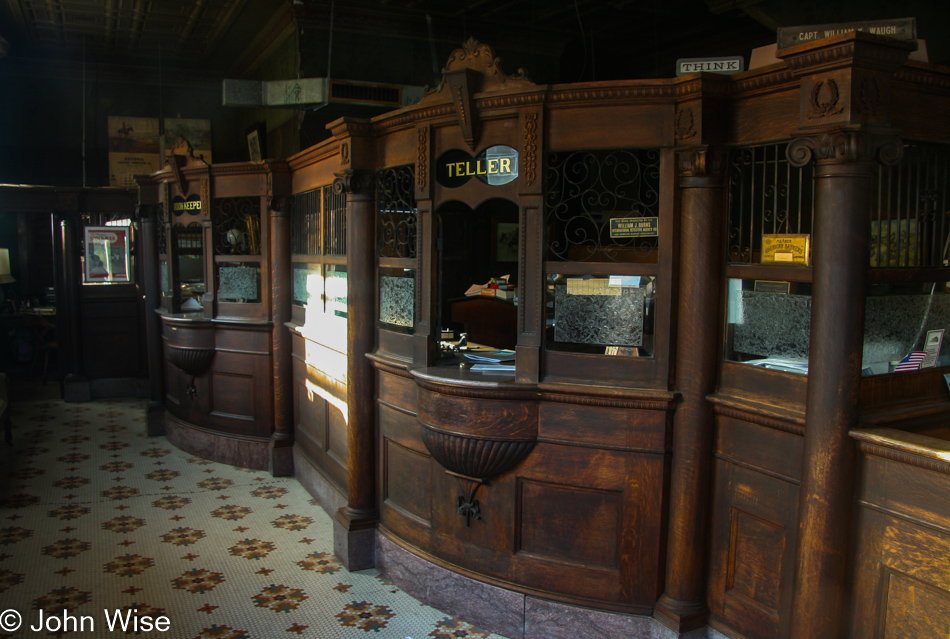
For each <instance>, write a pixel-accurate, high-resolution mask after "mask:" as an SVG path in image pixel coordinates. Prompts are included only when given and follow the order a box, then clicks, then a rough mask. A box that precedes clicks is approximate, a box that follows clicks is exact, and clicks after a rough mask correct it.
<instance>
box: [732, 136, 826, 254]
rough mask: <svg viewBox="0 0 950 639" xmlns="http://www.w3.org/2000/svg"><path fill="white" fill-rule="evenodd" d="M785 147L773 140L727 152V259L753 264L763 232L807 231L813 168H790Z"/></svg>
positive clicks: (807, 232) (804, 232)
mask: <svg viewBox="0 0 950 639" xmlns="http://www.w3.org/2000/svg"><path fill="white" fill-rule="evenodd" d="M787 147H788V143H787V142H779V143H777V144H768V145H761V146H749V147H740V148H735V149H733V150H732V151H731V152H730V154H729V228H728V242H729V246H728V254H729V261H730V262H758V257H759V249H760V248H761V246H762V234H763V233H768V234H772V233H780V234H810V233H811V230H812V222H813V219H814V217H813V211H814V188H813V184H814V183H813V176H814V168H813V165H812V164H807V165H805V166H803V167H801V168H797V167H794V166H792V165H791V164H790V163H789V161H788V158H787V157H786V156H785V149H786V148H787Z"/></svg>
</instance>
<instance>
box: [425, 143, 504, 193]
mask: <svg viewBox="0 0 950 639" xmlns="http://www.w3.org/2000/svg"><path fill="white" fill-rule="evenodd" d="M436 176H437V179H438V181H439V184H441V185H442V186H445V187H448V188H457V187H460V186H463V185H464V184H466V183H468V181H469V180H471V179H472V178H473V177H474V178H477V179H479V180H481V181H482V182H484V183H485V184H489V185H491V186H501V185H502V184H508V183H509V182H512V181H514V180H515V179H517V177H518V151H517V150H515V149H513V148H511V147H510V146H505V145H503V144H497V145H495V146H492V147H489V148H487V149H485V150H484V151H482V152H481V153H479V154H478V155H476V156H475V157H472V155H471V154H470V153H468V152H467V151H463V150H461V149H453V150H451V151H446V152H445V153H443V154H442V155H441V156H440V157H439V159H438V160H437V161H436Z"/></svg>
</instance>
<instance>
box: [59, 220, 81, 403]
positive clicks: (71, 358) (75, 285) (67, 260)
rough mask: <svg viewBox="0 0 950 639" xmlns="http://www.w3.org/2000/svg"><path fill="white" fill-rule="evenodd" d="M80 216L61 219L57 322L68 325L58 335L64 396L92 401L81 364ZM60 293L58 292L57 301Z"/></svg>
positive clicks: (76, 399)
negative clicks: (62, 312)
mask: <svg viewBox="0 0 950 639" xmlns="http://www.w3.org/2000/svg"><path fill="white" fill-rule="evenodd" d="M77 218H78V216H77V215H74V214H72V215H64V216H63V217H62V218H61V219H62V222H60V231H61V233H62V237H63V280H64V281H63V285H64V293H65V295H64V298H65V299H64V301H65V306H64V310H65V311H66V314H65V316H64V317H59V315H58V314H57V317H56V322H57V324H59V325H63V326H65V327H66V328H65V330H64V331H63V332H61V333H58V335H60V336H62V337H65V338H66V350H65V352H63V351H62V350H61V351H60V352H61V354H62V356H63V363H64V369H65V371H64V372H65V373H66V378H65V380H64V383H63V399H65V401H67V402H86V401H89V383H88V381H87V380H86V379H85V370H83V364H82V337H81V326H80V314H79V303H80V299H79V292H80V287H82V262H81V260H80V257H79V246H80V243H81V241H82V238H81V237H80V233H79V222H78V220H77ZM58 299H59V296H58V295H57V300H58Z"/></svg>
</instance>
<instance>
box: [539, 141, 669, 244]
mask: <svg viewBox="0 0 950 639" xmlns="http://www.w3.org/2000/svg"><path fill="white" fill-rule="evenodd" d="M544 175H545V181H546V184H545V216H546V222H547V234H548V237H547V245H548V254H549V258H550V259H556V260H566V261H591V262H627V261H647V260H648V259H649V257H650V256H651V255H652V254H654V253H655V252H656V251H657V250H658V248H657V238H656V237H627V238H621V237H611V233H610V220H611V219H613V218H631V217H658V216H659V202H660V196H659V184H660V153H659V151H657V150H655V149H612V150H603V151H555V152H551V153H548V154H547V156H546V158H545V174H544Z"/></svg>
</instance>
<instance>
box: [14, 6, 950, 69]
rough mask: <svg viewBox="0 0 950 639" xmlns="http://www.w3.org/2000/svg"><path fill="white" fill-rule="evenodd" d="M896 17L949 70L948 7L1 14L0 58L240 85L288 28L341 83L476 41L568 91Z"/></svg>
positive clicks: (68, 9) (32, 9) (85, 9)
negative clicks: (784, 33)
mask: <svg viewBox="0 0 950 639" xmlns="http://www.w3.org/2000/svg"><path fill="white" fill-rule="evenodd" d="M899 17H916V18H917V24H918V33H919V35H920V37H922V38H925V39H927V40H928V49H929V52H930V59H931V61H933V62H938V63H942V64H947V63H950V46H948V38H947V37H946V35H945V33H944V31H945V27H946V25H948V24H950V2H948V1H946V0H944V1H941V2H933V1H929V0H913V1H903V2H902V1H900V0H886V1H885V0H860V1H858V0H845V1H842V2H828V1H827V0H798V1H793V2H790V1H788V0H452V1H445V0H0V37H2V38H3V39H4V40H6V44H0V46H3V47H5V48H6V49H7V54H6V55H7V56H9V57H10V58H29V59H69V60H71V61H74V62H75V61H77V60H81V59H82V58H83V55H85V56H86V59H87V60H88V61H90V62H92V63H94V64H99V65H102V64H116V65H137V66H157V65H159V64H163V65H165V67H166V68H169V69H181V70H185V71H190V72H193V73H198V74H201V75H203V76H205V77H207V76H217V77H240V76H241V75H242V74H244V73H245V72H246V71H247V68H246V67H247V66H248V65H249V64H250V63H251V62H250V57H249V55H248V52H249V51H250V50H252V49H254V48H255V47H256V48H257V49H259V50H263V49H264V48H266V45H267V43H268V38H271V39H272V38H274V37H276V35H275V34H279V33H280V32H281V30H282V29H284V30H286V26H287V25H292V24H296V25H297V27H298V28H301V29H309V30H310V31H311V33H317V34H318V36H319V37H318V38H317V39H318V41H319V42H321V43H323V45H321V46H326V51H327V52H328V53H327V56H328V57H329V56H332V57H330V58H329V59H332V61H333V72H334V75H335V76H337V77H347V76H353V74H354V72H351V71H349V69H348V67H349V66H350V65H352V64H354V61H356V60H359V59H360V58H361V57H362V56H361V54H362V53H363V52H362V51H360V50H359V48H358V47H366V46H367V45H366V43H367V41H368V40H367V37H369V38H372V37H374V36H377V37H385V38H387V40H386V42H387V43H390V44H388V45H387V46H393V45H392V44H391V43H392V42H394V41H395V42H402V43H405V44H406V46H413V47H416V48H417V49H420V48H421V50H424V51H425V52H426V53H427V54H428V55H427V56H425V59H424V64H425V65H426V67H427V71H429V69H428V67H429V66H431V67H433V68H432V70H431V76H433V79H434V80H435V79H437V75H438V69H439V68H441V65H442V64H444V62H445V60H446V58H447V56H448V53H449V52H451V50H452V49H454V48H456V47H458V46H459V45H460V44H461V43H462V42H463V41H464V40H466V39H467V38H468V37H469V36H474V37H475V38H476V39H478V40H480V41H482V42H486V43H488V44H491V45H492V46H493V47H494V48H495V50H496V51H497V52H498V53H499V54H500V55H501V56H502V57H503V58H504V59H505V63H504V66H505V70H506V71H508V72H512V71H514V70H515V69H516V68H518V67H525V68H526V69H527V71H528V73H529V75H530V76H531V77H532V79H533V80H535V81H536V82H573V81H581V80H605V79H617V78H637V77H657V76H669V75H672V74H673V72H674V66H673V65H674V62H675V60H676V59H677V58H681V57H700V56H710V55H744V56H746V60H747V61H748V56H749V54H750V52H751V50H752V49H753V48H754V47H757V46H762V45H766V44H769V43H772V42H774V41H775V29H776V27H779V26H793V25H805V24H821V23H829V22H840V21H845V20H871V19H883V18H899ZM331 27H332V28H331ZM284 32H285V31H284ZM331 34H332V47H331ZM369 41H371V40H369ZM357 42H358V43H359V44H356V43H357ZM315 46H316V45H315ZM396 46H399V45H396ZM417 57H418V56H417ZM552 60H554V61H555V62H554V63H553V64H552V63H551V62H550V61H552ZM327 63H329V60H328V61H327ZM242 67H245V68H242ZM319 72H320V71H319V70H318V73H319ZM379 73H380V74H383V75H385V74H386V71H385V69H384V68H380V69H379ZM359 75H364V76H365V75H366V72H365V69H364V70H363V72H362V73H359ZM354 79H357V78H354ZM358 79H366V80H373V81H378V82H387V81H393V80H392V79H391V78H387V77H372V78H370V77H363V78H358Z"/></svg>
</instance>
